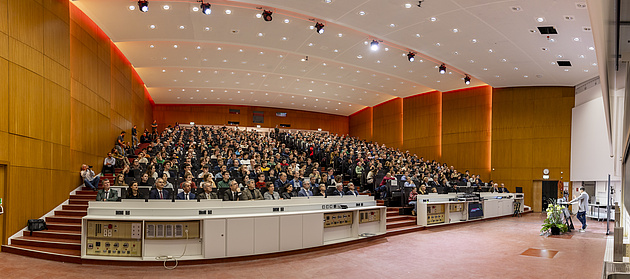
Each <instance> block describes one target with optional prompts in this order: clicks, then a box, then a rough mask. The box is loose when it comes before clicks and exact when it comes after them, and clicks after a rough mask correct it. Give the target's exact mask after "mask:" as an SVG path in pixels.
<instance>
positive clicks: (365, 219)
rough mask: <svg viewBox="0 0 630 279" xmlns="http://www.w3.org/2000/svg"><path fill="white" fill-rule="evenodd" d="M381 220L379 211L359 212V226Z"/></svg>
mask: <svg viewBox="0 0 630 279" xmlns="http://www.w3.org/2000/svg"><path fill="white" fill-rule="evenodd" d="M380 220H381V211H380V210H378V209H374V210H361V211H359V224H363V223H369V222H378V221H380Z"/></svg>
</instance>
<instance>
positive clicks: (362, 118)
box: [348, 107, 373, 141]
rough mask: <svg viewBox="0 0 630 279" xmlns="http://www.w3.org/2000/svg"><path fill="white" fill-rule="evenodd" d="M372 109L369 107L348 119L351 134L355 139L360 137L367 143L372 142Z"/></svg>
mask: <svg viewBox="0 0 630 279" xmlns="http://www.w3.org/2000/svg"><path fill="white" fill-rule="evenodd" d="M372 114H373V109H372V107H367V108H365V109H363V110H360V111H358V112H356V113H354V114H352V115H350V116H349V117H348V120H349V132H350V135H352V136H353V137H358V138H360V139H364V140H367V141H371V140H372V124H373V123H372V119H373V115H372Z"/></svg>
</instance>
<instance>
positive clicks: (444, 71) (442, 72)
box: [440, 63, 446, 74]
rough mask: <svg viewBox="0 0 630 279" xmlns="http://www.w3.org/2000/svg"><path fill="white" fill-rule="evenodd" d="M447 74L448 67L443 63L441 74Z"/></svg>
mask: <svg viewBox="0 0 630 279" xmlns="http://www.w3.org/2000/svg"><path fill="white" fill-rule="evenodd" d="M445 73H446V65H444V63H442V65H440V74H445Z"/></svg>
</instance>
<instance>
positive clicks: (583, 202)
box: [569, 187, 589, 232]
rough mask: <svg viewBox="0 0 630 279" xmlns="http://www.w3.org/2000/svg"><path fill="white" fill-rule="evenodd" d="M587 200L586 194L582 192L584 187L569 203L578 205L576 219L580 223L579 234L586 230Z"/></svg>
mask: <svg viewBox="0 0 630 279" xmlns="http://www.w3.org/2000/svg"><path fill="white" fill-rule="evenodd" d="M588 198H589V197H588V194H587V193H586V191H584V187H580V195H579V196H577V197H576V198H575V199H573V200H571V201H570V202H569V204H571V203H576V202H577V203H578V213H577V218H578V220H580V222H581V223H582V228H581V229H580V230H579V231H580V232H584V231H585V230H586V210H587V209H588Z"/></svg>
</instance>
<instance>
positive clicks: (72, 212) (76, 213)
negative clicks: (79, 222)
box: [55, 209, 87, 217]
mask: <svg viewBox="0 0 630 279" xmlns="http://www.w3.org/2000/svg"><path fill="white" fill-rule="evenodd" d="M85 215H87V209H86V210H55V216H81V217H83V216H85Z"/></svg>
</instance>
